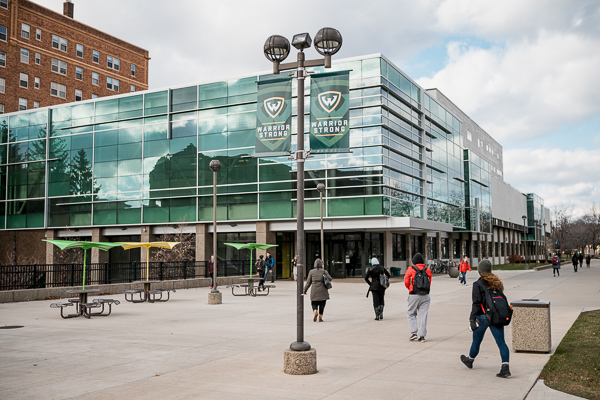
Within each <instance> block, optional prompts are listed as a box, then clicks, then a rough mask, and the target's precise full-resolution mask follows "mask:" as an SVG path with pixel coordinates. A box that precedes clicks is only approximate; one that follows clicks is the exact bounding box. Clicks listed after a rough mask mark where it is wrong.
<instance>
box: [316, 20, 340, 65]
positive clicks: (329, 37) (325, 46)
mask: <svg viewBox="0 0 600 400" xmlns="http://www.w3.org/2000/svg"><path fill="white" fill-rule="evenodd" d="M314 43H315V49H316V50H317V52H319V54H321V55H324V56H325V68H331V56H332V55H334V54H335V53H337V52H338V51H340V49H341V48H342V34H341V33H340V32H339V31H338V30H337V29H334V28H321V29H320V30H319V32H317V36H315V42H314Z"/></svg>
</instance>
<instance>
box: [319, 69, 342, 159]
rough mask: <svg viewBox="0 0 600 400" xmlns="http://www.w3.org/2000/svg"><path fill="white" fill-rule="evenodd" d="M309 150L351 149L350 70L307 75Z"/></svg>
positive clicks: (331, 150)
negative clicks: (308, 84)
mask: <svg viewBox="0 0 600 400" xmlns="http://www.w3.org/2000/svg"><path fill="white" fill-rule="evenodd" d="M310 79H311V83H310V147H311V152H312V153H347V152H350V120H349V114H350V111H349V110H350V95H349V88H350V71H341V72H328V73H324V74H314V75H311V77H310Z"/></svg>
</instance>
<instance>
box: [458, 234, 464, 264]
mask: <svg viewBox="0 0 600 400" xmlns="http://www.w3.org/2000/svg"><path fill="white" fill-rule="evenodd" d="M463 235H464V234H463V233H459V234H458V258H460V259H461V260H462V259H463V257H464V256H465V254H464V251H463V247H464V246H465V239H464V237H463Z"/></svg>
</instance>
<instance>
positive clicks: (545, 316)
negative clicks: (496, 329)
mask: <svg viewBox="0 0 600 400" xmlns="http://www.w3.org/2000/svg"><path fill="white" fill-rule="evenodd" d="M511 306H512V307H513V316H512V346H513V350H515V351H530V352H539V353H550V351H551V349H552V339H551V336H550V302H549V301H547V300H539V299H523V300H518V301H513V302H512V303H511Z"/></svg>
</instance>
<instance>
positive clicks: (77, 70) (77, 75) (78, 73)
mask: <svg viewBox="0 0 600 400" xmlns="http://www.w3.org/2000/svg"><path fill="white" fill-rule="evenodd" d="M75 79H79V80H80V81H82V80H83V68H81V67H75Z"/></svg>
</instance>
